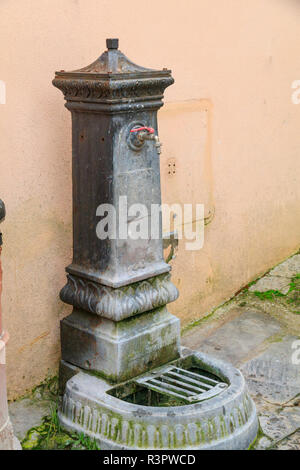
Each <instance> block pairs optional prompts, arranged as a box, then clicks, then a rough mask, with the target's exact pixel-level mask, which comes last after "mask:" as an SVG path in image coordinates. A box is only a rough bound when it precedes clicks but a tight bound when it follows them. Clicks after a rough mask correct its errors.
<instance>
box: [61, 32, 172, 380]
mask: <svg viewBox="0 0 300 470" xmlns="http://www.w3.org/2000/svg"><path fill="white" fill-rule="evenodd" d="M107 47H108V50H107V51H105V52H104V53H103V54H102V55H101V56H100V57H99V58H98V59H97V60H96V61H95V62H93V63H92V64H91V65H89V66H87V67H84V68H83V69H79V70H75V71H73V72H64V71H61V72H57V73H56V75H55V79H54V80H53V84H54V86H56V87H57V88H59V89H60V90H61V91H62V92H63V93H64V96H65V99H66V107H67V108H68V109H69V110H70V111H71V113H72V148H73V261H72V263H71V264H70V265H69V266H68V267H67V268H66V270H67V272H68V282H67V284H66V285H65V287H64V288H63V289H62V290H61V293H60V297H61V299H62V300H63V301H64V302H66V303H69V304H71V305H73V306H74V313H73V314H72V315H71V316H69V317H68V318H66V319H65V320H64V321H63V322H62V324H61V341H62V359H63V360H64V361H67V362H69V363H71V364H73V365H75V366H79V367H82V368H84V369H91V370H94V371H96V372H98V373H100V374H101V373H102V374H103V375H105V377H108V376H109V377H110V379H111V380H112V381H116V380H124V379H125V378H126V379H127V378H130V377H133V376H135V375H138V374H140V373H141V372H144V371H146V370H147V369H148V368H149V367H151V365H152V366H155V365H156V366H157V365H159V364H161V363H164V362H167V361H168V360H172V359H174V358H176V357H178V356H179V348H180V344H179V342H180V339H179V320H178V319H175V318H174V317H173V316H172V315H170V314H169V313H168V312H167V311H164V314H163V315H162V313H161V309H163V308H164V306H165V305H166V304H168V303H169V302H173V301H174V300H176V299H177V297H178V291H177V289H176V287H175V286H174V285H173V284H172V282H171V280H170V275H169V271H170V266H169V265H168V264H167V263H166V262H165V261H164V258H163V244H162V226H161V215H159V218H158V227H157V236H156V237H154V236H153V235H152V233H151V222H152V221H151V215H152V212H151V207H152V204H156V205H157V206H158V207H159V206H160V204H161V192H160V162H159V152H160V142H159V139H158V135H157V110H158V109H159V108H160V107H161V106H162V105H163V102H162V98H163V92H164V90H165V88H166V87H167V86H169V85H171V84H172V83H173V82H174V80H173V78H172V76H171V72H170V70H167V69H163V70H158V71H157V70H152V69H147V68H144V67H140V66H138V65H136V64H134V63H133V62H131V61H130V60H129V59H128V58H127V57H125V55H124V54H123V53H122V52H121V51H119V50H118V40H117V39H108V40H107ZM100 204H109V205H111V206H113V207H114V209H115V211H116V220H117V224H116V225H117V226H116V229H117V230H116V234H115V237H112V236H110V237H108V238H106V239H100V238H99V237H98V235H97V231H96V228H97V224H98V222H99V221H100V217H99V216H97V208H98V206H99V205H100ZM133 204H143V205H144V206H145V207H146V208H147V210H148V214H149V215H148V218H147V223H148V231H149V233H148V235H146V236H145V237H143V238H138V239H134V238H132V237H130V236H128V231H129V225H130V223H131V222H132V221H133V220H135V219H138V215H137V216H133V217H131V216H129V215H128V208H130V207H131V206H132V205H133ZM102 215H104V214H102ZM121 220H123V221H124V227H125V233H124V232H123V233H120V230H121V229H120V225H121ZM147 312H149V313H147ZM89 314H94V315H96V316H97V317H98V318H93V316H90V315H89ZM136 316H139V317H138V318H137V320H136V321H131V320H130V319H131V318H132V317H136ZM99 317H101V318H103V320H102V322H99ZM105 319H106V321H104V320H105ZM109 320H110V321H109ZM125 320H126V323H124V324H123V323H122V321H123V322H124V321H125ZM114 322H118V323H114ZM108 325H110V326H108ZM108 330H110V333H107V331H108ZM120 332H122V334H121V333H120ZM125 333H126V334H125ZM120 335H121V336H120ZM125 336H126V338H125ZM129 358H131V359H130V360H129Z"/></svg>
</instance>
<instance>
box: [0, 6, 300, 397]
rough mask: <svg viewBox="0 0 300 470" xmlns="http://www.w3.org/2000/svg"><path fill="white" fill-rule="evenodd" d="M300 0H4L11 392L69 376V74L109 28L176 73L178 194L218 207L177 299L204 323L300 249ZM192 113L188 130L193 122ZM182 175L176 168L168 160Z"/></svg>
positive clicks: (171, 153) (0, 73)
mask: <svg viewBox="0 0 300 470" xmlns="http://www.w3.org/2000/svg"><path fill="white" fill-rule="evenodd" d="M299 24H300V2H299V1H298V0H268V1H262V0H215V1H212V0H186V1H185V2H183V1H179V0H172V1H171V0H152V1H151V2H146V3H145V2H144V3H142V4H136V3H135V2H133V3H130V2H124V1H121V0H51V1H50V0H21V1H20V0H2V1H1V2H0V44H1V49H0V50H1V53H0V54H1V57H0V80H3V81H4V82H5V84H6V104H0V135H1V137H0V197H1V198H2V199H4V201H5V202H6V205H7V213H8V215H7V219H6V221H5V224H3V232H4V240H5V247H4V250H3V268H4V295H3V310H4V321H5V325H6V327H7V328H8V329H9V332H10V336H11V340H10V342H9V344H8V348H7V355H8V387H9V396H10V398H15V397H17V396H20V395H21V394H23V393H24V392H25V391H26V390H27V389H31V388H32V387H33V386H35V385H36V384H38V383H39V382H40V381H41V380H43V379H44V378H45V377H46V376H47V375H51V374H53V373H54V372H55V371H56V368H57V364H58V359H59V320H60V319H61V318H62V317H63V316H65V315H66V314H67V313H68V312H69V310H70V309H69V308H68V307H67V306H64V305H63V304H62V303H61V302H60V301H59V299H58V293H59V290H60V288H61V287H62V286H63V284H64V279H65V275H64V267H65V265H67V264H68V263H69V262H70V259H71V165H70V162H71V139H70V124H71V122H70V114H69V112H68V111H67V110H66V109H65V108H64V106H63V97H62V94H61V93H60V92H59V91H58V90H56V89H55V88H54V87H53V86H52V85H51V80H52V78H53V74H54V71H55V70H60V69H65V70H70V69H74V68H77V67H80V66H84V65H87V64H88V63H90V62H92V61H93V60H94V59H95V58H96V57H97V56H98V55H99V54H100V53H101V52H102V51H103V49H104V46H105V38H106V37H119V38H120V49H121V50H122V51H123V52H125V53H126V55H128V56H129V57H130V58H131V59H132V60H133V61H135V62H136V63H138V64H141V65H144V66H148V67H154V68H162V67H170V68H171V69H172V70H173V74H174V77H175V79H176V83H175V85H173V86H172V87H170V88H169V89H168V90H167V92H166V100H165V101H166V107H165V109H164V110H162V111H161V112H160V128H161V139H162V141H163V142H164V144H165V145H164V148H163V153H162V156H161V165H162V185H163V200H164V202H194V203H196V202H198V203H205V217H206V218H207V222H208V225H206V228H205V243H204V247H203V249H202V250H200V251H189V252H187V251H186V250H185V248H184V240H183V241H180V243H179V247H178V251H177V253H176V258H175V259H174V260H173V261H172V265H173V280H174V282H175V283H176V285H177V286H178V287H179V289H180V292H181V297H180V299H179V300H178V301H177V302H176V303H175V304H173V305H172V306H171V310H172V311H173V312H174V313H176V314H177V315H179V316H180V318H181V319H182V322H183V323H187V322H189V321H191V320H193V319H198V318H200V317H201V316H202V315H204V314H205V312H207V311H209V310H210V309H211V308H213V307H214V306H216V305H218V304H219V303H221V302H222V301H224V300H225V299H228V298H229V297H230V296H231V295H233V294H234V293H235V292H236V291H237V290H238V289H240V288H241V287H242V286H244V285H245V284H246V283H247V282H249V281H250V280H252V279H253V278H255V277H256V276H257V275H259V274H261V273H263V272H264V271H265V270H266V269H267V268H269V267H270V266H272V265H274V264H276V263H277V262H279V261H281V260H282V259H284V258H285V257H287V256H288V255H289V254H291V253H293V252H294V251H296V250H297V249H298V248H299V240H300V221H299V208H300V184H299V170H300V168H299V152H300V132H299V126H300V106H296V105H295V104H292V101H291V94H292V90H291V83H292V82H293V81H294V80H296V79H300V50H299V44H300V28H299ZM178 122H179V123H181V125H178ZM169 162H171V163H172V164H173V163H174V164H175V168H176V171H175V174H172V175H169V174H168V163H169Z"/></svg>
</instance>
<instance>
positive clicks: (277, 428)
mask: <svg viewBox="0 0 300 470" xmlns="http://www.w3.org/2000/svg"><path fill="white" fill-rule="evenodd" d="M259 421H260V426H261V429H262V431H263V433H264V434H266V436H267V437H269V438H271V440H272V441H280V440H282V439H283V438H285V436H288V435H290V434H292V433H294V432H295V431H297V430H298V429H299V430H300V408H299V407H286V408H284V409H283V410H280V411H278V410H275V411H273V412H270V413H265V414H260V417H259Z"/></svg>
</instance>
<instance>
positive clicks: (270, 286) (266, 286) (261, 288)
mask: <svg viewBox="0 0 300 470" xmlns="http://www.w3.org/2000/svg"><path fill="white" fill-rule="evenodd" d="M290 282H291V279H290V278H288V277H282V276H264V277H262V278H261V279H259V281H257V282H256V283H255V284H253V285H252V286H251V287H249V291H250V292H267V291H270V290H278V291H279V292H281V293H282V294H284V295H285V294H287V293H288V291H289V289H290Z"/></svg>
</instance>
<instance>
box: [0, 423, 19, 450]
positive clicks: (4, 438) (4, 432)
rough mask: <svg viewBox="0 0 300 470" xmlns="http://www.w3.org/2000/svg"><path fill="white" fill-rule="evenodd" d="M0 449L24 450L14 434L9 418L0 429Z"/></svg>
mask: <svg viewBox="0 0 300 470" xmlns="http://www.w3.org/2000/svg"><path fill="white" fill-rule="evenodd" d="M0 450H22V447H21V444H20V442H19V441H18V439H17V438H16V437H15V435H14V432H13V427H12V425H11V422H10V420H9V419H8V420H7V421H6V423H5V425H4V426H3V428H2V429H1V430H0Z"/></svg>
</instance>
